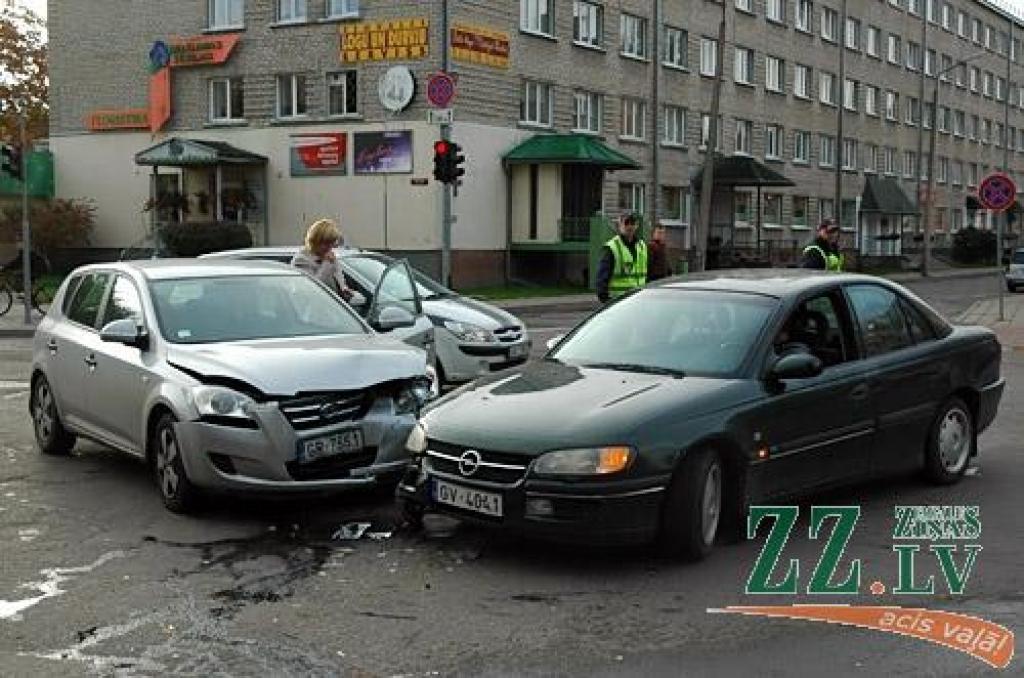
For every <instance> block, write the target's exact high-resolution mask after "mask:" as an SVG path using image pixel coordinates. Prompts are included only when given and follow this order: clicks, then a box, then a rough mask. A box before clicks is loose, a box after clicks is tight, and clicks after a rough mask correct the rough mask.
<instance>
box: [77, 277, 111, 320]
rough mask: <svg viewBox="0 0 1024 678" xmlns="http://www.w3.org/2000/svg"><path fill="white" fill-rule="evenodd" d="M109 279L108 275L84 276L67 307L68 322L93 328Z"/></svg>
mask: <svg viewBox="0 0 1024 678" xmlns="http://www.w3.org/2000/svg"><path fill="white" fill-rule="evenodd" d="M110 278H111V275H110V274H109V273H90V274H89V275H87V276H85V277H84V278H83V279H82V282H81V283H79V284H78V289H77V290H75V297H74V299H72V300H71V304H70V305H69V306H68V311H67V318H68V320H70V321H72V322H76V323H78V324H79V325H85V326H86V327H95V326H96V317H97V316H98V315H99V313H100V305H102V303H103V293H104V292H106V291H107V283H109V282H110Z"/></svg>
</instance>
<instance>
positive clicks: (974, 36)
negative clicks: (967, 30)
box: [971, 19, 981, 45]
mask: <svg viewBox="0 0 1024 678" xmlns="http://www.w3.org/2000/svg"><path fill="white" fill-rule="evenodd" d="M971 40H972V41H973V42H974V44H975V45H980V44H981V20H980V19H971Z"/></svg>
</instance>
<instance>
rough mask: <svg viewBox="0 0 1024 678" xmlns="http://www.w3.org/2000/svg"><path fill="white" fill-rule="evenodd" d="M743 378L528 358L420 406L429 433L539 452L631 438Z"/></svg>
mask: <svg viewBox="0 0 1024 678" xmlns="http://www.w3.org/2000/svg"><path fill="white" fill-rule="evenodd" d="M749 388H750V387H749V384H748V383H747V382H745V381H742V380H727V379H710V378H704V377H684V378H674V377H667V376H661V375H649V374H638V373H631V372H619V371H613V370H605V369H592V368H579V367H575V366H571V365H565V364H562V363H557V362H553V361H541V362H536V363H530V364H528V365H526V366H525V367H523V368H522V369H519V370H514V371H506V372H503V373H501V374H496V375H492V376H490V377H486V378H484V379H482V380H480V381H478V382H476V383H475V384H471V385H469V386H465V387H463V388H461V389H459V390H458V391H455V392H453V393H451V394H449V395H448V396H445V397H444V398H442V399H441V400H439V401H437V403H435V404H434V405H433V406H431V407H430V408H429V410H428V411H427V413H426V414H425V417H424V418H425V421H426V425H427V433H428V436H429V437H430V438H431V439H434V440H438V441H441V442H447V443H452V444H457V445H466V446H472V447H478V448H480V449H488V450H497V451H508V452H521V453H525V454H531V455H535V454H541V453H542V452H545V451H548V450H551V449H554V448H566V447H576V446H592V445H608V444H614V443H625V444H632V443H634V442H635V441H636V440H637V434H638V432H640V431H642V430H643V429H645V428H646V427H647V426H648V424H649V423H650V422H653V421H655V420H657V419H659V418H662V417H665V416H671V417H672V418H673V419H677V418H696V417H698V416H701V415H703V414H708V413H710V412H714V411H718V410H720V409H722V408H724V407H728V406H730V405H734V404H736V403H737V402H739V401H740V400H743V399H745V398H746V397H747V396H748V392H749Z"/></svg>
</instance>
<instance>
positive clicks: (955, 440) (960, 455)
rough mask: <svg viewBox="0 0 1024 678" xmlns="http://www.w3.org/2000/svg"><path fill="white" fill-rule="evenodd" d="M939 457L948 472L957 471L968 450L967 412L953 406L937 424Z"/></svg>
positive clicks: (969, 433)
mask: <svg viewBox="0 0 1024 678" xmlns="http://www.w3.org/2000/svg"><path fill="white" fill-rule="evenodd" d="M938 442H939V457H940V458H941V460H942V465H943V467H944V468H945V469H946V470H947V471H949V472H950V473H956V472H958V471H959V470H960V469H961V468H962V467H963V465H964V463H965V462H966V461H967V455H968V453H969V452H970V447H971V446H970V442H971V425H970V420H969V419H968V417H967V413H966V412H964V411H963V410H961V409H960V408H954V409H952V410H950V411H948V412H947V413H946V415H945V416H944V417H943V418H942V423H941V424H940V425H939V441H938Z"/></svg>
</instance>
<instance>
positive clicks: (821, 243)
mask: <svg viewBox="0 0 1024 678" xmlns="http://www.w3.org/2000/svg"><path fill="white" fill-rule="evenodd" d="M801 268H812V269H817V270H820V271H834V272H836V273H838V272H840V271H842V270H843V255H842V254H840V252H839V224H837V223H836V222H835V221H833V220H832V219H829V218H826V219H823V220H822V222H821V223H820V224H818V237H816V238H815V239H814V241H813V242H811V244H810V245H808V246H807V247H805V248H804V260H803V264H802V265H801Z"/></svg>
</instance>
